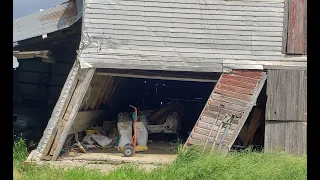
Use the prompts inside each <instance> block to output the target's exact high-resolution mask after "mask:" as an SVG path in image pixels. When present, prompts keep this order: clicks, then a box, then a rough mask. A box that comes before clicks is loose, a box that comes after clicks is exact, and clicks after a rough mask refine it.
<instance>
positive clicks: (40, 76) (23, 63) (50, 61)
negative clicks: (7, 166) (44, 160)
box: [13, 21, 81, 148]
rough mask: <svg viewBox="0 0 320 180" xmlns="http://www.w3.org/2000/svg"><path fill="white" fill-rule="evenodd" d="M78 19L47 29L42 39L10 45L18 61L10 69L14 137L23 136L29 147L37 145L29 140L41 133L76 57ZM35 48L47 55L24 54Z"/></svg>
mask: <svg viewBox="0 0 320 180" xmlns="http://www.w3.org/2000/svg"><path fill="white" fill-rule="evenodd" d="M80 22H81V21H80ZM80 22H78V23H76V24H74V26H72V27H70V28H67V29H64V30H61V31H57V32H53V33H50V34H48V35H47V38H45V39H43V38H42V37H35V38H30V39H27V40H23V41H19V44H18V45H17V46H15V47H13V51H14V53H13V54H14V55H15V56H16V57H17V58H18V62H19V67H17V68H16V69H13V112H14V115H13V123H14V139H17V138H19V137H22V138H23V139H26V140H27V143H28V144H29V143H31V144H30V146H32V148H35V147H36V144H33V145H32V143H33V142H37V141H39V140H40V138H41V137H42V133H43V131H44V129H45V127H46V125H47V122H48V120H49V118H50V116H51V112H52V110H53V108H54V106H55V104H56V102H57V100H58V98H59V96H60V92H61V90H62V88H63V86H64V83H65V80H66V78H67V76H68V74H69V72H70V69H71V67H72V65H73V63H74V61H75V59H76V55H77V53H76V51H77V49H78V48H79V42H80V29H81V24H80ZM36 51H48V52H49V53H48V54H47V57H48V58H45V59H44V58H42V57H37V56H25V53H26V52H36ZM20 52H21V53H20Z"/></svg>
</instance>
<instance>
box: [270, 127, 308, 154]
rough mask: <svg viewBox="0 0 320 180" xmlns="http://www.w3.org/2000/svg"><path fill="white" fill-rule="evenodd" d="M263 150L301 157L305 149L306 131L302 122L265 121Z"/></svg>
mask: <svg viewBox="0 0 320 180" xmlns="http://www.w3.org/2000/svg"><path fill="white" fill-rule="evenodd" d="M264 146H265V150H266V151H272V150H280V151H286V152H288V153H293V154H298V155H302V154H305V153H306V149H307V131H306V126H305V125H303V123H302V122H290V121H288V122H285V121H266V125H265V145H264Z"/></svg>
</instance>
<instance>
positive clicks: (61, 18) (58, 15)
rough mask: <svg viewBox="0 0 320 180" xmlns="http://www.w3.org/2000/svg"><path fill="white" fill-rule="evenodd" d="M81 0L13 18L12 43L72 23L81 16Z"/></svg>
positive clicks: (71, 0) (68, 25)
mask: <svg viewBox="0 0 320 180" xmlns="http://www.w3.org/2000/svg"><path fill="white" fill-rule="evenodd" d="M82 8H83V0H70V1H68V2H66V3H63V4H60V5H57V6H56V7H53V8H49V9H45V10H44V11H40V12H37V13H34V14H30V15H28V16H24V17H22V18H18V19H15V20H13V42H14V43H13V44H14V46H15V45H17V42H18V41H21V40H25V39H29V38H33V37H37V36H41V35H44V34H48V33H52V32H55V31H58V30H61V29H65V28H68V27H70V26H71V25H73V24H74V23H75V22H77V21H78V20H79V19H80V18H81V17H82Z"/></svg>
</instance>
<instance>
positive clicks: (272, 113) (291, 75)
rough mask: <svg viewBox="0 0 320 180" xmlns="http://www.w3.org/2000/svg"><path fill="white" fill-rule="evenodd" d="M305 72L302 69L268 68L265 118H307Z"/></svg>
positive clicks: (290, 119) (289, 119)
mask: <svg viewBox="0 0 320 180" xmlns="http://www.w3.org/2000/svg"><path fill="white" fill-rule="evenodd" d="M305 73H306V71H302V70H268V81H267V96H268V99H267V105H266V120H281V121H306V120H307V117H306V115H305V113H307V79H306V76H305Z"/></svg>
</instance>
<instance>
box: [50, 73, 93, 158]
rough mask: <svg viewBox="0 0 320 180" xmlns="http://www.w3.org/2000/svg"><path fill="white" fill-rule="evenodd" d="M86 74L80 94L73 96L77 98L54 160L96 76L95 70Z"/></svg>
mask: <svg viewBox="0 0 320 180" xmlns="http://www.w3.org/2000/svg"><path fill="white" fill-rule="evenodd" d="M85 71H87V72H86V76H85V78H84V80H83V81H82V82H81V85H80V86H79V91H78V93H75V94H74V95H73V96H74V97H75V98H76V100H75V102H74V105H73V108H72V111H71V114H70V116H69V118H68V120H67V123H66V125H65V127H64V129H63V132H62V134H61V137H60V139H59V143H58V144H57V147H56V150H55V152H54V155H53V157H52V160H56V159H57V158H58V156H59V154H60V152H61V149H62V147H63V144H64V142H65V140H66V138H67V135H68V133H69V131H70V128H71V126H72V124H73V122H74V119H75V117H76V114H77V112H78V111H79V108H80V105H81V103H82V101H83V98H84V95H85V94H86V92H87V89H88V87H89V84H90V82H91V79H92V77H93V75H94V72H95V68H92V69H89V70H85Z"/></svg>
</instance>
